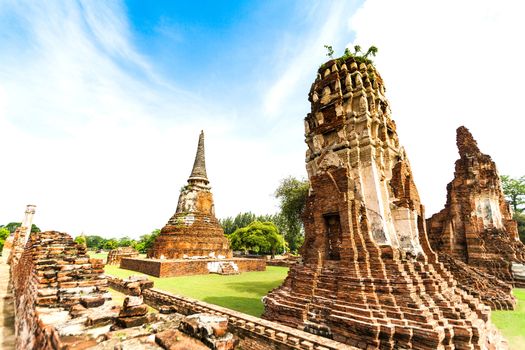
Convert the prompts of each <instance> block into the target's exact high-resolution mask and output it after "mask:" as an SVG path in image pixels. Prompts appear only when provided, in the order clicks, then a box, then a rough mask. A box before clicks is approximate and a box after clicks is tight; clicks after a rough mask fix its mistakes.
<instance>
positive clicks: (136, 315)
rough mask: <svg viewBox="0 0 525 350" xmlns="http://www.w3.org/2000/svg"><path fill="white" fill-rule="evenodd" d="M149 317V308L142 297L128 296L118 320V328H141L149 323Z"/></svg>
mask: <svg viewBox="0 0 525 350" xmlns="http://www.w3.org/2000/svg"><path fill="white" fill-rule="evenodd" d="M147 315H148V306H147V305H146V304H144V299H143V298H142V295H139V296H127V297H126V298H125V299H124V303H123V305H122V309H121V310H120V313H119V315H118V318H117V320H116V326H117V327H121V328H129V327H136V326H141V325H143V324H144V323H146V322H148V316H147ZM114 329H115V328H114Z"/></svg>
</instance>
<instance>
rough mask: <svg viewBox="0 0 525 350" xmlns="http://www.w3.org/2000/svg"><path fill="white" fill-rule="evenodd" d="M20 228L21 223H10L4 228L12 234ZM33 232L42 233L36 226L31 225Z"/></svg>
mask: <svg viewBox="0 0 525 350" xmlns="http://www.w3.org/2000/svg"><path fill="white" fill-rule="evenodd" d="M20 226H22V223H21V222H10V223H8V224H7V225H5V226H4V227H5V228H6V229H8V230H9V232H10V233H13V232H15V231H16V229H17V228H19V227H20ZM31 232H40V229H39V228H38V227H37V226H36V225H35V224H32V225H31Z"/></svg>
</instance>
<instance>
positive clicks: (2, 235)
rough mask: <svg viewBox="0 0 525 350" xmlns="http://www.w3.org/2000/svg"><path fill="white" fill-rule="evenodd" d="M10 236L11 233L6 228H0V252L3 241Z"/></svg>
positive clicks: (2, 247)
mask: <svg viewBox="0 0 525 350" xmlns="http://www.w3.org/2000/svg"><path fill="white" fill-rule="evenodd" d="M10 234H11V232H9V230H8V229H7V228H5V227H0V251H2V250H3V249H4V243H5V240H6V239H7V237H9V235H10Z"/></svg>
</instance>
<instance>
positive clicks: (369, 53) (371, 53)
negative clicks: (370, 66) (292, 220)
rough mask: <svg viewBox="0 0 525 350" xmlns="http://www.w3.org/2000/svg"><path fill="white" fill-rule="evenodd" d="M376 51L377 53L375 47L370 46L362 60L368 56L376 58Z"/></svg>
mask: <svg viewBox="0 0 525 350" xmlns="http://www.w3.org/2000/svg"><path fill="white" fill-rule="evenodd" d="M377 51H378V49H377V47H375V46H374V45H372V46H370V47H369V48H368V50H367V51H366V53H365V55H364V56H363V57H364V58H368V56H372V57H376V55H377Z"/></svg>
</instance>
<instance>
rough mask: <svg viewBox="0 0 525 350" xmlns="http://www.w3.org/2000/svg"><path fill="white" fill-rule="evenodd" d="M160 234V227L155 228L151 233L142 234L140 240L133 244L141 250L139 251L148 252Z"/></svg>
mask: <svg viewBox="0 0 525 350" xmlns="http://www.w3.org/2000/svg"><path fill="white" fill-rule="evenodd" d="M159 234H160V230H159V229H155V230H153V231H151V233H150V234H146V235H142V236H140V239H139V241H138V242H136V243H135V245H133V248H135V249H136V250H138V251H139V253H147V252H148V249H150V248H152V247H153V243H154V242H155V239H156V238H157V236H158V235H159Z"/></svg>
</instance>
